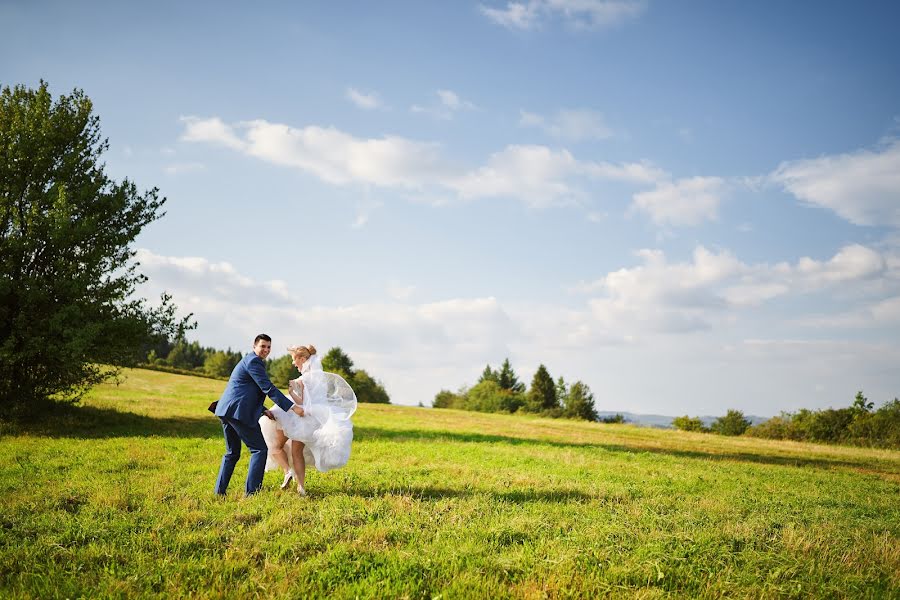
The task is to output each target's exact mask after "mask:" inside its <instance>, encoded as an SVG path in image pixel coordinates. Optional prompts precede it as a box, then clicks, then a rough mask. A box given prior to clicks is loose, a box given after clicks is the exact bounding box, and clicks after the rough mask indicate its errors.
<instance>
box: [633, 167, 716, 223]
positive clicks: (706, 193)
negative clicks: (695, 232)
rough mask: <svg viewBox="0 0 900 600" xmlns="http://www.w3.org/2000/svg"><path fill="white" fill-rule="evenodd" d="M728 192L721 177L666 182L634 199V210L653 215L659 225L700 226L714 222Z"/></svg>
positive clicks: (652, 217)
mask: <svg viewBox="0 0 900 600" xmlns="http://www.w3.org/2000/svg"><path fill="white" fill-rule="evenodd" d="M724 191H725V181H724V180H723V179H721V178H719V177H690V178H687V179H679V180H677V181H663V182H660V183H658V184H657V186H656V188H655V189H653V190H650V191H646V192H638V193H636V194H635V195H634V196H633V200H634V203H633V204H632V210H638V211H641V212H644V213H646V214H647V215H649V216H650V218H651V219H652V220H653V222H654V223H656V224H657V225H699V224H700V223H702V222H703V221H706V220H714V219H716V217H717V214H718V208H719V202H720V201H721V197H722V194H723V193H724Z"/></svg>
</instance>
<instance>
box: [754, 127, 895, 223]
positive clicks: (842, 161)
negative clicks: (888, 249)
mask: <svg viewBox="0 0 900 600" xmlns="http://www.w3.org/2000/svg"><path fill="white" fill-rule="evenodd" d="M769 179H770V180H771V181H773V182H775V183H778V184H780V185H782V186H784V188H785V189H786V190H787V191H789V192H790V193H791V194H793V195H794V196H796V197H797V198H799V199H800V200H803V201H805V202H808V203H810V204H812V205H815V206H820V207H822V208H827V209H829V210H832V211H834V212H835V213H837V214H838V215H839V216H840V217H841V218H843V219H846V220H847V221H850V222H851V223H854V224H856V225H890V226H893V227H900V140H896V139H895V140H892V141H890V142H888V143H887V144H886V145H885V146H884V147H883V148H881V149H880V150H877V151H872V150H860V151H857V152H852V153H847V154H839V155H836V156H823V157H820V158H816V159H810V160H797V161H789V162H784V163H781V165H779V167H778V168H777V169H776V170H775V171H774V172H773V173H772V174H771V175H770V176H769Z"/></svg>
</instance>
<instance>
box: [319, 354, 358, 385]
mask: <svg viewBox="0 0 900 600" xmlns="http://www.w3.org/2000/svg"><path fill="white" fill-rule="evenodd" d="M322 368H323V369H324V370H326V371H330V372H331V373H337V374H338V375H340V376H341V377H343V378H344V379H346V380H347V383H349V384H350V385H353V382H352V381H351V380H352V379H353V372H354V371H353V361H352V360H350V357H349V356H347V354H346V353H345V352H344V351H343V350H341V349H340V347H339V346H335V347H334V348H332V349H331V350H329V351H328V352H327V353H326V354H325V357H324V358H323V359H322Z"/></svg>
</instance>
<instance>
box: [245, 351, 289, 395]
mask: <svg viewBox="0 0 900 600" xmlns="http://www.w3.org/2000/svg"><path fill="white" fill-rule="evenodd" d="M266 371H268V373H269V379H271V380H272V383H274V384H275V385H276V386H278V387H279V388H286V387H287V386H288V382H289V381H290V380H291V379H297V378H298V377H300V371H298V370H297V367H295V366H294V359H293V357H292V356H291V355H290V354H285V355H284V356H279V357H278V358H275V359H269V360H267V361H266ZM229 374H230V372H229Z"/></svg>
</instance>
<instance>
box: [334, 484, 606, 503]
mask: <svg viewBox="0 0 900 600" xmlns="http://www.w3.org/2000/svg"><path fill="white" fill-rule="evenodd" d="M342 493H345V494H347V495H348V496H357V497H360V498H384V497H385V496H408V497H411V498H416V499H418V500H442V499H445V498H471V497H474V496H489V497H490V498H491V499H493V500H495V501H498V502H511V503H513V504H524V503H528V502H552V503H557V504H558V503H569V502H587V501H589V500H591V499H592V498H594V497H593V496H591V495H590V494H585V493H584V492H580V491H578V490H559V489H557V490H508V491H505V492H496V491H487V490H478V489H454V488H439V487H430V486H429V487H416V486H410V487H402V488H396V489H391V488H358V487H354V488H350V489H347V490H344V491H343V492H342Z"/></svg>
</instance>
